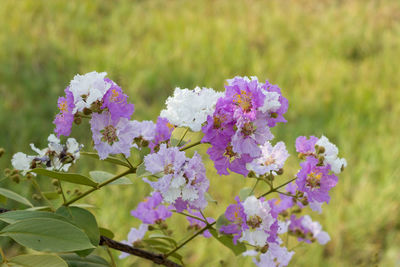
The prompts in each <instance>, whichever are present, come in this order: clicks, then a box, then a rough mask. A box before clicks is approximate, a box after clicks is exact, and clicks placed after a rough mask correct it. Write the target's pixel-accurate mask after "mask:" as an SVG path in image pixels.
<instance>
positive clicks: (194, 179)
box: [144, 144, 209, 211]
mask: <svg viewBox="0 0 400 267" xmlns="http://www.w3.org/2000/svg"><path fill="white" fill-rule="evenodd" d="M144 164H145V166H146V170H147V171H149V172H151V173H152V174H153V175H154V176H158V177H160V178H158V180H157V181H150V180H148V179H145V181H146V182H147V183H148V184H150V186H152V187H153V188H154V189H155V190H156V191H158V192H160V193H161V194H162V196H163V200H164V202H166V203H170V204H172V205H173V206H174V207H175V208H176V209H177V210H178V211H183V210H184V209H187V208H192V209H197V210H201V209H204V208H205V206H206V205H207V200H206V199H205V196H204V193H205V192H206V191H207V190H208V187H209V181H208V179H207V177H206V173H205V167H204V165H203V162H202V160H201V157H200V155H198V154H197V153H195V154H194V155H193V157H192V158H187V157H186V156H185V153H184V152H182V151H180V150H179V148H177V147H170V148H167V146H166V145H165V144H161V146H160V149H159V151H158V152H156V153H152V154H149V155H147V156H146V157H145V158H144Z"/></svg>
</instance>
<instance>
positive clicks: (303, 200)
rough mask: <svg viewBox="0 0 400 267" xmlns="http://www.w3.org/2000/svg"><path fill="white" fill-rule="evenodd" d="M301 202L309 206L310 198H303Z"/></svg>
mask: <svg viewBox="0 0 400 267" xmlns="http://www.w3.org/2000/svg"><path fill="white" fill-rule="evenodd" d="M301 204H303V205H304V206H307V205H308V200H307V198H303V199H302V200H301Z"/></svg>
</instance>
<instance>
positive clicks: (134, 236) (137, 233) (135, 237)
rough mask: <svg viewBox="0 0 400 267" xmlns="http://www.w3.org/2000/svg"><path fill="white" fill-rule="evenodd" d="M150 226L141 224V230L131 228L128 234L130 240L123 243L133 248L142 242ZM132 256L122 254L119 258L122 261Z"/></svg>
mask: <svg viewBox="0 0 400 267" xmlns="http://www.w3.org/2000/svg"><path fill="white" fill-rule="evenodd" d="M148 228H149V226H148V225H147V224H141V225H140V226H139V229H136V228H131V230H130V231H129V234H128V240H124V241H121V243H123V244H126V245H129V246H131V245H132V244H133V243H135V242H137V241H140V240H142V239H143V237H144V236H145V234H146V232H147V230H148ZM129 255H130V254H128V253H125V252H122V253H121V255H120V256H119V258H120V259H124V258H126V257H128V256H129Z"/></svg>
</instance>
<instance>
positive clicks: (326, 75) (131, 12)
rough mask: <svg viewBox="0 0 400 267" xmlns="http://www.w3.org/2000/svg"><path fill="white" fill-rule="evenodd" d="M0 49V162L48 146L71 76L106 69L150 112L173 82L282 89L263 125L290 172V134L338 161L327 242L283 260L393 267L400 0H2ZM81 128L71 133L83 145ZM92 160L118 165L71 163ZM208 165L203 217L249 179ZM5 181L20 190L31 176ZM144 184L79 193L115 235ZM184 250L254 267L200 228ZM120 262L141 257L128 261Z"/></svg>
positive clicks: (327, 212)
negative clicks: (278, 120)
mask: <svg viewBox="0 0 400 267" xmlns="http://www.w3.org/2000/svg"><path fill="white" fill-rule="evenodd" d="M0 48H1V49H0V129H1V130H0V146H2V147H4V148H5V149H6V150H7V154H6V155H5V156H4V157H3V158H1V161H0V166H1V167H2V168H4V167H6V166H8V165H9V159H10V157H11V155H12V154H13V153H15V152H17V151H24V152H29V147H28V144H29V143H30V142H34V143H36V144H37V145H41V146H44V145H45V143H46V137H47V135H48V134H49V133H50V132H51V131H52V130H53V125H52V123H51V122H52V120H53V118H54V115H55V114H56V112H57V107H56V101H57V97H58V96H59V95H62V94H63V89H64V88H65V87H66V86H67V85H68V83H69V81H70V80H71V79H72V78H73V76H74V75H75V74H76V73H86V72H89V71H92V70H97V71H107V72H108V73H109V75H108V76H109V77H110V78H111V79H113V80H114V81H116V82H117V83H118V84H120V85H121V86H122V88H123V89H124V90H125V91H126V92H127V93H128V94H129V96H130V100H131V101H133V102H134V104H135V107H136V111H135V114H134V118H135V119H138V120H141V119H153V120H154V119H155V117H156V116H157V115H158V114H159V112H160V110H161V109H162V108H163V105H164V101H165V99H166V98H167V97H168V96H169V95H170V94H171V93H172V92H173V89H174V87H175V86H180V87H188V88H193V87H194V86H196V85H199V86H206V87H213V88H215V89H218V90H223V84H224V80H225V79H227V78H231V77H233V76H236V75H242V76H243V75H249V76H250V75H255V76H258V77H259V78H260V79H261V80H263V79H269V80H270V81H271V82H272V83H274V84H278V85H279V86H280V87H281V88H282V90H283V94H284V95H285V96H286V97H287V98H288V99H289V105H290V106H289V111H288V113H287V115H286V118H287V119H288V123H287V124H282V125H279V126H278V127H276V128H275V129H274V130H273V132H274V134H275V135H276V137H277V140H283V141H285V142H286V143H287V146H288V147H289V150H290V152H291V154H292V157H291V158H290V160H289V162H288V166H289V167H288V171H287V175H288V176H290V175H292V174H293V173H295V171H296V168H297V166H298V161H297V159H296V156H295V153H294V141H295V138H296V137H297V136H298V135H311V134H315V135H318V136H319V135H321V134H325V135H326V136H328V137H329V139H331V140H332V141H333V142H334V143H336V144H337V145H338V147H339V148H340V153H341V155H342V156H344V157H346V158H347V160H348V168H347V169H346V171H345V172H344V173H343V174H341V175H340V178H339V184H338V186H337V188H335V189H334V190H333V192H332V200H331V203H330V205H328V206H327V205H325V206H324V212H323V214H322V215H318V214H315V213H313V214H312V215H313V218H315V219H317V220H319V221H321V223H322V224H323V226H324V228H325V230H327V231H328V232H329V233H330V235H331V237H332V241H331V242H329V243H328V244H327V245H326V246H325V247H323V246H320V245H318V244H312V245H306V246H301V247H299V248H298V249H297V253H296V255H295V256H294V258H293V261H292V265H293V266H372V265H374V264H378V265H379V266H400V222H399V221H400V207H399V206H400V194H399V192H398V188H399V186H400V181H399V175H398V172H399V166H400V165H399V158H400V157H399V156H400V143H399V141H398V140H399V137H398V131H399V129H400V128H399V122H400V121H399V117H400V105H399V101H400V75H399V60H400V2H399V1H391V0H381V1H378V0H376V1H366V0H347V1H340V0H336V1H335V0H331V1H328V0H319V1H311V0H297V1H289V0H279V1H277V0H270V1H255V0H247V1H232V0H231V1H229V0H226V1H222V0H221V1H215V0H214V1H211V0H209V1H200V0H199V1H175V0H169V1H165V0H164V1H157V0H154V1H146V0H142V1H123V0H120V1H106V0H104V1H90V0H86V1H38V0H31V1H25V0H20V1H8V0H2V1H1V4H0ZM87 129H88V127H87V125H86V126H85V125H82V127H79V128H78V129H74V132H73V135H74V136H75V137H76V138H77V139H78V140H79V141H81V142H84V143H85V144H87V147H90V142H89V141H90V134H89V132H88V131H87ZM91 168H97V169H103V170H109V171H110V170H111V171H115V169H113V168H112V167H110V166H109V165H108V164H107V163H103V164H97V163H94V162H93V161H89V160H82V161H81V162H80V163H79V164H78V166H76V167H75V171H82V172H84V173H87V171H88V170H90V169H91ZM207 170H208V176H209V178H210V180H211V188H210V193H211V194H212V195H213V196H214V198H216V199H217V200H218V201H219V202H220V204H219V205H218V206H215V205H214V206H213V205H211V204H210V206H209V208H207V210H206V213H207V215H208V214H210V215H213V216H217V215H218V214H220V213H222V212H223V211H224V209H225V207H226V205H228V203H230V202H232V200H233V196H234V195H236V194H237V193H238V190H239V188H240V187H242V186H244V185H245V184H246V185H248V186H249V185H251V184H250V182H249V181H246V180H244V179H243V178H241V177H237V176H226V177H219V176H216V175H215V173H214V172H213V171H212V165H211V164H208V165H207ZM280 179H282V182H284V181H285V178H280ZM46 181H47V180H45V178H43V180H42V183H43V184H44V186H46V183H45V182H46ZM246 182H247V183H246ZM1 186H3V187H10V186H12V187H13V188H15V190H16V191H18V192H22V193H26V192H28V191H29V190H30V189H29V188H30V186H29V184H28V183H21V184H20V185H18V186H15V185H11V184H10V183H9V182H6V183H2V185H1ZM262 190H263V189H262V188H260V191H262ZM148 192H149V188H148V187H147V186H145V185H143V183H142V182H140V181H136V180H135V182H134V185H133V186H129V187H122V186H121V187H110V188H106V189H105V190H102V191H101V192H96V193H95V195H93V196H92V197H90V198H89V199H88V200H86V201H85V203H91V204H94V205H96V206H97V207H98V208H97V209H94V210H93V212H94V213H95V214H96V216H97V218H98V221H99V223H100V224H101V225H102V226H106V227H108V228H110V229H112V230H113V231H114V232H115V234H116V238H117V239H119V240H122V239H124V238H125V236H126V234H127V233H128V231H129V228H130V227H136V226H138V225H139V222H138V221H137V220H135V219H133V218H132V217H131V216H130V215H129V211H130V210H131V209H133V208H134V207H135V206H136V204H137V203H138V202H139V201H140V199H141V198H142V197H143V196H144V195H146V194H147V193H148ZM172 221H173V222H175V228H177V230H179V228H182V227H181V225H182V223H184V222H183V221H182V220H180V219H177V220H172ZM176 232H178V233H177V235H178V236H180V234H179V231H176ZM182 252H183V254H184V255H185V258H186V262H187V263H188V266H221V263H220V261H221V260H223V261H224V262H225V265H223V266H250V265H251V261H250V260H249V259H245V258H242V257H237V258H235V257H234V256H233V254H231V252H230V251H229V250H227V249H226V248H224V247H221V246H220V245H219V244H218V243H217V242H216V241H215V240H206V239H204V238H198V239H196V240H195V241H194V242H193V244H192V245H191V246H188V247H185V248H184V249H183V250H182ZM9 253H13V252H12V251H10V252H9ZM101 253H102V254H103V255H105V254H104V252H101ZM115 255H117V253H116V254H115ZM118 266H151V265H149V263H147V262H145V261H144V260H141V259H136V258H134V257H131V258H130V259H126V260H123V261H119V262H118Z"/></svg>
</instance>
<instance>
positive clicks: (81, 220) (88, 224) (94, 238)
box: [56, 206, 100, 256]
mask: <svg viewBox="0 0 400 267" xmlns="http://www.w3.org/2000/svg"><path fill="white" fill-rule="evenodd" d="M56 214H59V215H61V216H64V217H65V218H67V219H69V220H70V221H71V222H72V223H74V224H75V225H77V226H78V227H79V228H81V229H82V230H83V231H84V232H85V233H86V235H87V236H88V237H89V240H90V242H91V243H92V245H93V246H95V247H97V246H98V245H99V242H100V231H99V227H98V225H97V222H96V218H95V217H94V216H93V214H92V213H90V212H89V211H88V210H85V209H82V208H79V207H65V206H62V207H60V208H59V209H58V210H57V211H56ZM92 251H93V250H92V249H89V250H84V251H79V252H77V253H78V255H79V256H87V255H89V254H90V253H92Z"/></svg>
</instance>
